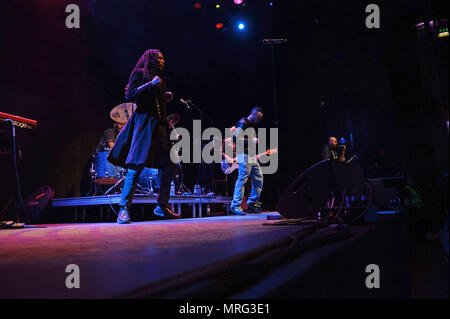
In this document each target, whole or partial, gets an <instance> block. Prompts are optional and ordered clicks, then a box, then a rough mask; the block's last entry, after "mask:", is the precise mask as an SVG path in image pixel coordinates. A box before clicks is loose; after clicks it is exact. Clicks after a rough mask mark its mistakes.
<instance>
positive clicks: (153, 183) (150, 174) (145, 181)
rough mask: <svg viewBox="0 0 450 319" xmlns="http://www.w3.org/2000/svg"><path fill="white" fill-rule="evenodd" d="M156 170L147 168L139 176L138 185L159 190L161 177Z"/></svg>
mask: <svg viewBox="0 0 450 319" xmlns="http://www.w3.org/2000/svg"><path fill="white" fill-rule="evenodd" d="M158 173H159V171H158V170H157V169H156V168H149V167H145V168H144V169H143V170H142V173H141V175H139V179H138V184H139V185H140V186H142V187H144V188H147V189H149V190H151V189H153V191H155V190H159V185H160V177H159V174H158Z"/></svg>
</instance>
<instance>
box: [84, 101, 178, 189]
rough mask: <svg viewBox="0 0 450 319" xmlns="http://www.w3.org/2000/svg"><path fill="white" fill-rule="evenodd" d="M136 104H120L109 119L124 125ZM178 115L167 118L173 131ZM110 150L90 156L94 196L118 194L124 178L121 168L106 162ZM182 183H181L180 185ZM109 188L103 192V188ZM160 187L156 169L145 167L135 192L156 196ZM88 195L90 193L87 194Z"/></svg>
mask: <svg viewBox="0 0 450 319" xmlns="http://www.w3.org/2000/svg"><path fill="white" fill-rule="evenodd" d="M136 107H137V106H136V104H134V103H122V104H119V105H117V106H116V107H114V108H113V109H112V110H111V112H110V113H109V115H110V118H111V119H112V120H113V121H115V122H117V123H120V124H126V123H127V122H128V120H129V119H130V118H131V115H132V114H133V112H134V111H135V110H136ZM180 119H181V118H180V115H179V114H171V115H169V116H168V117H167V121H168V123H169V126H170V127H171V128H172V129H175V125H177V124H178V122H179V121H180ZM110 152H111V149H110V148H108V147H106V146H105V145H104V146H103V147H101V148H100V149H98V150H96V152H95V153H94V154H93V155H92V157H93V161H92V164H91V168H90V175H91V185H92V182H94V185H95V190H96V191H95V194H97V193H103V194H104V195H108V194H109V193H111V192H112V191H113V190H115V191H116V192H120V189H119V186H120V185H121V183H122V181H123V180H124V179H125V176H126V169H125V168H122V167H118V166H115V165H113V164H111V163H110V162H108V160H107V158H108V156H109V153H110ZM178 170H179V174H178V175H179V176H182V172H181V171H180V170H181V165H178ZM180 185H183V184H182V181H181V184H180ZM108 186H110V188H109V189H108V190H106V191H103V187H108ZM159 186H160V176H159V171H158V169H155V168H148V167H145V168H144V170H143V171H142V173H141V174H140V176H139V179H138V184H137V191H138V192H141V193H144V194H147V195H156V193H157V192H158V190H159ZM89 193H90V192H89Z"/></svg>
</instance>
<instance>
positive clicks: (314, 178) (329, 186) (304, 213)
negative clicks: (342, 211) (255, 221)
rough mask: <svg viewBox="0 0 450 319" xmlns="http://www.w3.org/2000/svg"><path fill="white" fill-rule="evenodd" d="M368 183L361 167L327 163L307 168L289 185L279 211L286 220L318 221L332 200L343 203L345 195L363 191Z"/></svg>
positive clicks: (279, 202)
mask: <svg viewBox="0 0 450 319" xmlns="http://www.w3.org/2000/svg"><path fill="white" fill-rule="evenodd" d="M365 182H366V179H365V177H364V173H363V171H362V169H361V168H360V167H359V165H357V164H352V163H345V162H339V161H330V160H324V161H321V162H319V163H317V164H315V165H313V166H311V167H310V168H308V169H307V170H306V171H304V172H303V173H302V174H300V175H299V176H298V177H297V178H296V179H295V180H294V182H292V183H291V185H289V187H288V188H287V189H286V190H285V192H284V193H283V194H282V195H281V197H280V199H279V201H278V203H277V206H276V209H277V211H278V212H279V213H280V214H281V215H283V217H285V218H301V217H306V218H309V217H315V216H316V213H317V212H318V211H319V210H320V209H322V208H323V207H326V205H327V201H329V200H330V198H331V197H334V198H335V201H337V202H341V201H342V199H343V198H342V196H343V194H344V191H346V192H347V193H348V194H350V193H352V192H355V191H356V190H362V189H363V188H364V184H365ZM336 205H337V204H336Z"/></svg>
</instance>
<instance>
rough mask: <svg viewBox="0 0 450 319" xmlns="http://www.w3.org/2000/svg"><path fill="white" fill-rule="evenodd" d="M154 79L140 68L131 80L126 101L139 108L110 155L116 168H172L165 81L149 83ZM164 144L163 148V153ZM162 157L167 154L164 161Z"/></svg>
mask: <svg viewBox="0 0 450 319" xmlns="http://www.w3.org/2000/svg"><path fill="white" fill-rule="evenodd" d="M151 80H152V79H149V78H148V77H147V76H145V73H144V72H143V70H139V69H138V70H136V71H134V72H133V74H132V75H131V77H130V81H129V83H128V90H127V94H126V95H125V98H126V100H127V101H129V102H134V103H136V105H137V108H136V110H135V111H134V113H133V114H132V116H131V118H130V119H129V120H128V122H127V124H126V125H125V126H124V127H123V129H122V130H121V131H120V133H119V135H118V136H117V139H116V142H115V144H114V147H113V148H112V150H111V152H110V154H109V156H108V161H109V162H111V163H112V164H114V165H116V166H120V167H127V166H129V165H130V164H133V165H144V166H146V167H152V168H162V167H165V166H168V165H170V163H167V161H168V160H169V157H168V145H169V135H168V124H167V120H166V118H167V116H166V102H165V94H164V93H165V91H166V87H165V84H164V82H162V83H160V84H158V85H156V86H154V85H152V84H151V83H149V82H150V81H151ZM161 144H163V146H164V147H163V151H162V152H161V151H160V150H161ZM166 152H167V154H165V153H166ZM157 153H158V157H159V158H157ZM161 153H163V154H161ZM161 155H164V156H163V158H162V160H161Z"/></svg>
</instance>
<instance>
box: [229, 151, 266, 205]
mask: <svg viewBox="0 0 450 319" xmlns="http://www.w3.org/2000/svg"><path fill="white" fill-rule="evenodd" d="M238 158H239V175H238V178H237V180H236V185H235V186H234V195H233V201H232V202H231V207H238V206H240V205H241V203H242V200H243V198H244V185H245V183H246V182H247V180H248V178H249V177H250V178H251V179H252V191H251V193H250V197H249V198H248V200H247V204H256V203H259V198H260V197H261V191H262V187H263V174H262V171H261V167H260V166H259V163H258V161H255V163H249V161H248V158H247V156H243V157H241V156H238ZM241 158H242V159H243V160H242V161H241Z"/></svg>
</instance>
